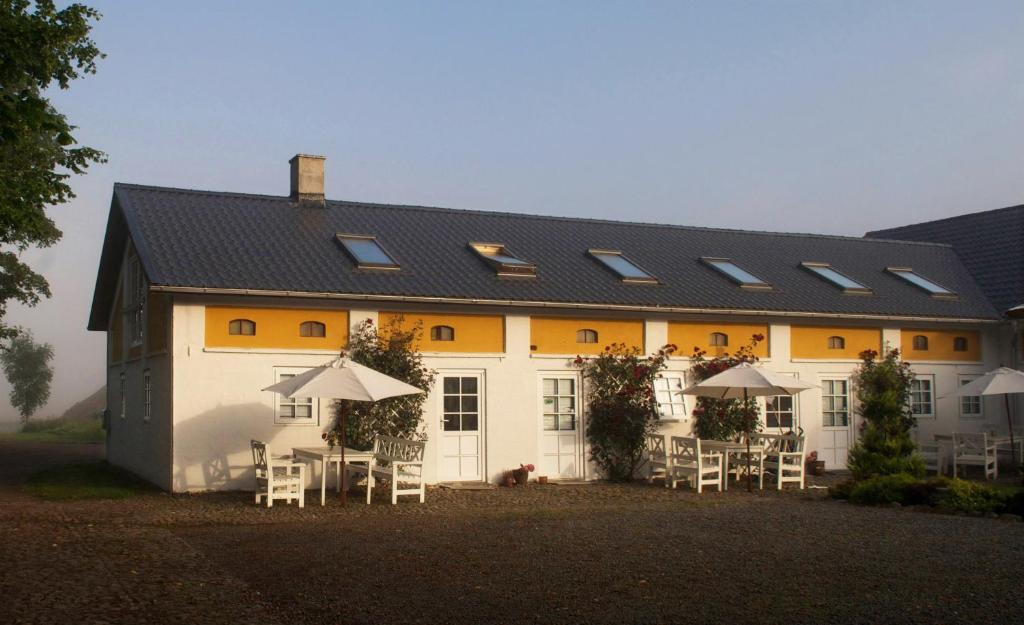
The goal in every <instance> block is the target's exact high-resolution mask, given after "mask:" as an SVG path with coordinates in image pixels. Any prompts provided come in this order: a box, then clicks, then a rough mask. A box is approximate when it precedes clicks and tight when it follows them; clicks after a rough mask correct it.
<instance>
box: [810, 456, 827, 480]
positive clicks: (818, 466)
mask: <svg viewBox="0 0 1024 625" xmlns="http://www.w3.org/2000/svg"><path fill="white" fill-rule="evenodd" d="M807 472H808V473H810V474H811V475H825V461H824V460H818V452H816V451H812V452H811V453H809V454H807Z"/></svg>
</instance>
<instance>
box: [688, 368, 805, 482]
mask: <svg viewBox="0 0 1024 625" xmlns="http://www.w3.org/2000/svg"><path fill="white" fill-rule="evenodd" d="M812 388H818V386H817V385H815V384H811V383H809V382H804V381H802V380H798V379H796V378H794V377H791V376H788V375H783V374H781V373H776V372H774V371H771V370H770V369H765V368H764V367H754V366H752V365H751V364H750V363H747V362H744V363H740V364H738V365H736V366H735V367H732V368H731V369H726V370H725V371H723V372H721V373H719V374H716V375H713V376H711V377H710V378H708V379H706V380H704V381H703V382H699V383H697V384H694V385H693V386H691V387H689V388H687V389H685V390H683V394H684V395H697V396H699V397H711V398H714V399H742V400H743V402H744V403H746V402H747V400H748V399H750V398H751V397H774V396H775V395H796V394H797V393H799V392H801V391H806V390H808V389H812ZM751 490H753V487H752V486H751V482H750V437H749V436H747V491H751Z"/></svg>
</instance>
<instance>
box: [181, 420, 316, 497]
mask: <svg viewBox="0 0 1024 625" xmlns="http://www.w3.org/2000/svg"><path fill="white" fill-rule="evenodd" d="M293 428H301V431H302V432H304V433H307V434H308V440H303V441H300V440H298V439H299V438H300V437H297V436H289V443H288V444H287V445H275V444H274V439H275V438H276V437H278V436H280V435H281V434H283V433H284V432H285V430H290V434H295V433H296V430H295V429H293ZM321 432H323V428H322V427H320V426H315V425H310V426H281V425H275V424H274V412H273V409H272V408H271V407H270V406H267V405H266V404H260V403H247V404H236V405H230V406H218V407H217V408H214V409H213V410H208V411H206V412H204V413H202V414H199V415H197V416H195V417H193V418H191V419H188V420H187V421H183V422H181V423H179V424H177V425H176V426H175V428H174V449H175V452H174V453H175V463H176V466H175V468H174V480H173V482H174V485H173V488H174V490H175V491H176V492H180V491H189V490H190V491H196V490H234V489H244V488H249V487H251V485H252V484H253V480H254V479H255V476H254V470H253V466H252V456H251V448H250V445H249V442H250V441H251V440H252V439H257V440H261V441H263V442H265V443H267V446H268V447H269V448H270V450H271V452H272V453H273V454H275V455H280V454H285V453H290V452H291V447H293V446H297V445H316V444H319V441H320V434H321ZM303 438H304V437H303Z"/></svg>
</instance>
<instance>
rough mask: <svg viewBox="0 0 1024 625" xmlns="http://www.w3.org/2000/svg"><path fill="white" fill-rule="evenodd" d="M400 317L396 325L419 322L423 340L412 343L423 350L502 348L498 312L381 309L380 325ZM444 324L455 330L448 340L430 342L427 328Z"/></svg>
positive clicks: (496, 350) (501, 321)
mask: <svg viewBox="0 0 1024 625" xmlns="http://www.w3.org/2000/svg"><path fill="white" fill-rule="evenodd" d="M397 317H402V322H401V325H400V327H401V328H402V329H403V330H409V329H411V328H412V327H413V326H414V325H415V324H416V323H421V324H422V325H423V339H422V340H421V341H420V344H419V345H418V346H416V348H417V349H419V350H420V351H424V352H462V353H488V354H495V353H502V352H504V351H505V318H504V317H503V316H502V315H449V314H443V313H441V314H433V313H430V314H427V313H398V312H381V313H380V316H379V319H380V327H381V328H387V327H388V324H390V323H391V321H392V320H393V319H395V318H397ZM434 326H448V327H450V328H452V329H453V330H455V339H454V340H452V341H434V340H431V338H430V329H431V328H433V327H434Z"/></svg>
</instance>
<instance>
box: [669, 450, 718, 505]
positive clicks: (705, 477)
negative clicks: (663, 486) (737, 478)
mask: <svg viewBox="0 0 1024 625" xmlns="http://www.w3.org/2000/svg"><path fill="white" fill-rule="evenodd" d="M670 458H671V462H672V466H671V467H669V469H668V479H669V481H670V482H671V486H672V488H675V487H676V484H677V483H678V481H679V480H680V479H684V480H686V481H688V482H689V483H690V486H691V487H693V488H694V490H696V491H697V494H698V495H699V494H701V492H703V490H704V486H715V487H717V488H718V491H719V492H721V491H722V480H723V479H724V478H725V467H724V465H723V464H722V454H720V453H715V452H702V451H701V449H700V439H699V438H693V437H690V436H673V437H672V453H671V454H670Z"/></svg>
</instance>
